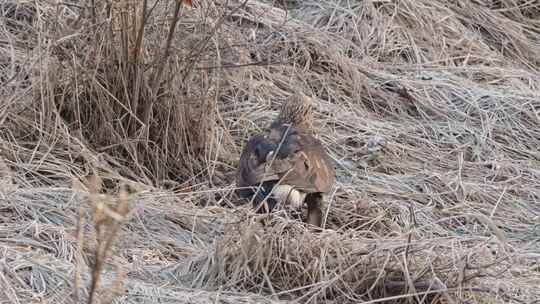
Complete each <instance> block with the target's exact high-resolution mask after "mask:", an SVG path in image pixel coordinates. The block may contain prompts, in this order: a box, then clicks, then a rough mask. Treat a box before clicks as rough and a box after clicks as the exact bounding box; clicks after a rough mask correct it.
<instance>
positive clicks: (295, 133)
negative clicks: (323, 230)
mask: <svg viewBox="0 0 540 304" xmlns="http://www.w3.org/2000/svg"><path fill="white" fill-rule="evenodd" d="M312 117H313V109H312V102H311V99H310V98H309V97H307V96H304V95H295V97H294V98H291V99H290V100H288V101H287V102H286V103H284V104H283V106H282V108H281V111H280V113H279V115H278V117H277V119H276V120H275V121H274V122H272V123H271V124H270V126H269V127H268V128H267V129H265V130H264V132H262V133H261V134H256V135H254V136H252V137H251V138H250V139H249V141H248V143H247V145H246V146H245V147H244V150H243V151H242V154H241V156H240V164H239V168H238V180H237V184H238V187H239V190H238V193H239V194H240V196H241V197H244V198H248V199H251V200H252V201H253V205H254V208H256V209H257V210H258V212H265V211H266V212H270V211H272V210H273V209H274V208H276V206H278V205H280V204H281V205H289V206H291V207H293V208H295V209H300V208H301V207H302V205H303V203H304V202H305V203H307V206H308V215H307V219H306V222H308V223H309V224H312V225H316V226H319V227H321V225H322V210H321V203H322V200H323V194H326V193H328V192H329V191H330V190H331V189H332V186H333V184H334V182H335V171H334V167H333V165H332V163H331V160H330V158H329V156H328V155H327V153H326V151H325V148H324V147H323V145H322V143H321V142H320V141H319V140H317V139H316V138H315V137H314V136H313V131H312Z"/></svg>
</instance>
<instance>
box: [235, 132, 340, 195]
mask: <svg viewBox="0 0 540 304" xmlns="http://www.w3.org/2000/svg"><path fill="white" fill-rule="evenodd" d="M270 134H271V135H270V136H267V137H265V136H262V135H257V136H254V137H252V138H251V139H250V141H249V142H248V144H247V145H246V147H245V148H244V150H243V152H242V155H241V157H240V165H239V174H238V185H239V186H240V187H246V186H257V185H258V184H260V183H262V182H268V181H276V182H278V181H279V183H280V184H282V185H291V186H293V187H294V188H296V189H298V190H302V191H304V192H328V191H330V190H331V188H332V185H333V183H334V180H335V173H334V168H333V166H332V165H331V162H330V161H329V157H328V155H327V154H326V152H325V150H324V147H323V146H322V144H321V143H320V142H319V141H318V140H317V139H315V138H314V137H312V136H311V135H309V134H307V133H303V132H299V131H298V130H293V132H273V131H272V132H270ZM272 134H281V135H280V136H272ZM283 136H284V137H285V138H283ZM272 149H273V150H272ZM269 150H272V151H271V153H272V154H271V155H273V157H267V154H268V152H270V151H269ZM261 151H263V152H261ZM261 153H263V154H262V155H261Z"/></svg>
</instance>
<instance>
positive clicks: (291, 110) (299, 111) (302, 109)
mask: <svg viewBox="0 0 540 304" xmlns="http://www.w3.org/2000/svg"><path fill="white" fill-rule="evenodd" d="M276 122H278V123H280V124H290V125H292V126H294V127H297V128H301V129H311V127H312V123H313V101H312V100H311V98H310V97H308V96H306V95H304V94H301V93H298V94H295V95H294V96H292V97H291V98H289V100H287V101H286V102H285V103H284V104H283V105H282V107H281V110H280V112H279V115H278V118H277V120H276Z"/></svg>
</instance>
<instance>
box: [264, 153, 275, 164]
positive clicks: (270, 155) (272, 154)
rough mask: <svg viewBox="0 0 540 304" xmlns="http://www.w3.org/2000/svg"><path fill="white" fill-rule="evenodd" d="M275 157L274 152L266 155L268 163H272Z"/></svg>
mask: <svg viewBox="0 0 540 304" xmlns="http://www.w3.org/2000/svg"><path fill="white" fill-rule="evenodd" d="M273 157H274V151H270V152H268V154H266V162H267V163H269V162H271V161H272V158H273Z"/></svg>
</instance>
